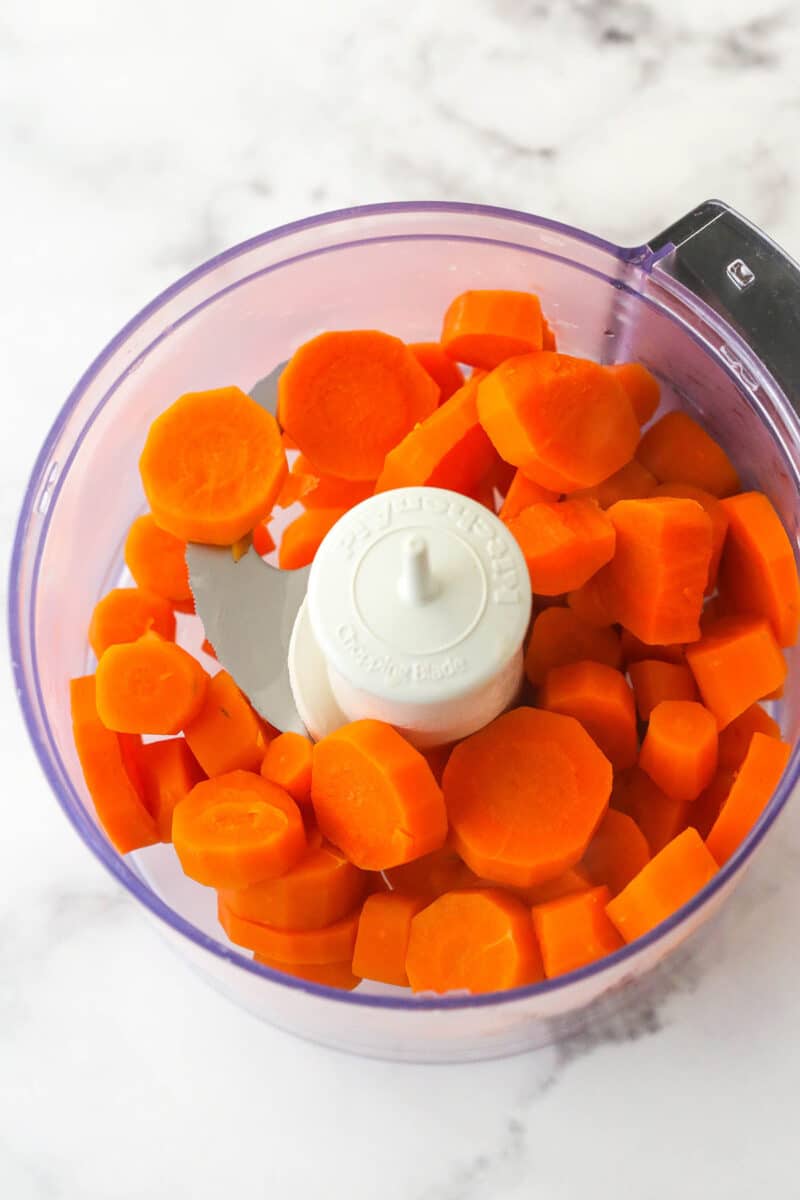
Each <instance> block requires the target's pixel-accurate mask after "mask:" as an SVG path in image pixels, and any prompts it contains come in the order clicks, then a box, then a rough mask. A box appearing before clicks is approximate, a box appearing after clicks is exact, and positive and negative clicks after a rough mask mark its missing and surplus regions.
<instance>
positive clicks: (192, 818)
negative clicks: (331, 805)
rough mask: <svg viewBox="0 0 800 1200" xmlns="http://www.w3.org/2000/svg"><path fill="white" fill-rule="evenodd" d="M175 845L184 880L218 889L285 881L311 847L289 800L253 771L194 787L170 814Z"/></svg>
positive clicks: (206, 781)
mask: <svg viewBox="0 0 800 1200" xmlns="http://www.w3.org/2000/svg"><path fill="white" fill-rule="evenodd" d="M172 841H173V843H174V845H175V850H176V852H177V855H178V858H179V859H180V860H181V866H182V867H183V869H184V871H185V872H186V874H187V875H188V876H189V877H190V878H191V879H196V880H197V882H198V883H204V884H206V885H207V886H208V887H216V888H246V887H249V886H250V885H251V884H253V883H261V881H262V880H267V879H275V878H277V877H278V876H279V875H284V874H285V873H286V872H287V871H288V870H289V869H290V868H291V867H293V866H294V864H295V863H296V862H298V861H299V860H300V859H301V858H302V857H303V854H304V853H305V850H306V845H307V843H306V835H305V830H304V829H303V818H302V817H301V816H300V810H299V809H298V807H297V805H296V804H295V802H294V800H292V798H291V796H289V795H288V794H287V793H286V792H284V791H283V789H282V788H279V787H276V786H275V784H274V783H269V782H268V781H267V780H266V779H262V778H261V776H260V775H254V774H253V773H252V772H251V771H231V772H229V773H228V774H226V775H218V776H217V777H216V779H206V780H204V781H203V782H202V783H198V784H196V785H195V787H193V788H192V790H191V792H190V793H189V795H188V796H186V798H185V799H183V800H181V801H180V803H179V804H178V805H177V807H176V808H175V811H174V813H173V814H172ZM256 948H257V947H255V946H253V947H251V949H256ZM282 961H288V960H282Z"/></svg>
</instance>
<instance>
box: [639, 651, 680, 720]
mask: <svg viewBox="0 0 800 1200" xmlns="http://www.w3.org/2000/svg"><path fill="white" fill-rule="evenodd" d="M628 674H629V675H630V677H631V683H632V684H633V694H634V696H635V697H636V708H637V710H638V712H639V716H640V717H641V718H642V720H643V721H648V720H649V719H650V714H651V712H652V711H653V709H654V708H655V707H656V705H657V704H660V703H661V701H662V700H697V687H696V686H695V682H694V676H693V675H692V672H691V671H690V670H689V668H688V667H687V666H686V664H685V663H668V662H660V661H659V660H658V659H655V658H651V659H647V658H644V659H641V660H640V661H639V662H635V663H631V665H630V666H629V667H628Z"/></svg>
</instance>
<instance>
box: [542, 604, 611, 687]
mask: <svg viewBox="0 0 800 1200" xmlns="http://www.w3.org/2000/svg"><path fill="white" fill-rule="evenodd" d="M586 660H590V661H593V662H598V663H605V664H606V666H608V667H619V666H620V665H621V662H622V653H621V648H620V638H619V634H618V633H617V631H616V630H615V629H612V628H611V627H610V626H608V627H606V628H605V629H600V628H597V627H595V626H594V625H589V624H587V622H586V621H583V620H581V618H580V617H579V616H578V615H577V613H574V612H573V611H572V609H570V608H546V609H545V610H544V612H540V613H539V614H538V616H537V617H536V619H535V621H534V622H533V629H532V631H531V636H530V640H529V642H528V649H527V651H526V654H525V673H526V675H527V676H528V679H529V680H530V682H531V683H532V684H533V685H534V686H538V685H539V684H542V683H544V680H545V676H546V675H547V672H548V671H551V670H552V669H553V667H563V666H565V665H566V664H567V663H571V662H583V661H586Z"/></svg>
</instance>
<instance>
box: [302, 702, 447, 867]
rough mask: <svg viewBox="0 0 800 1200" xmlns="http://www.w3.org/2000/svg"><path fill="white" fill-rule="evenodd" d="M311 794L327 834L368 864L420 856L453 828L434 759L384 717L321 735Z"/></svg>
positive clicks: (393, 862) (396, 863)
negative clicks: (427, 757)
mask: <svg viewBox="0 0 800 1200" xmlns="http://www.w3.org/2000/svg"><path fill="white" fill-rule="evenodd" d="M311 800H312V803H313V805H314V812H315V814H316V818H317V821H318V823H319V827H320V829H321V830H322V833H323V835H324V836H325V837H326V838H328V840H329V841H331V842H333V844H334V845H335V846H339V847H340V848H341V849H342V850H343V851H344V852H345V854H346V855H347V857H348V858H349V859H350V861H351V862H353V863H355V865H356V866H358V867H362V868H364V869H366V870H373V871H382V870H385V869H386V868H388V867H396V866H399V864H400V863H404V862H410V861H411V860H412V859H414V858H420V857H421V856H422V855H423V854H428V853H430V852H431V851H432V850H438V849H439V848H440V847H441V846H443V845H444V841H445V838H446V836H447V813H446V812H445V806H444V800H443V798H442V792H441V789H440V788H439V785H438V784H437V782H436V780H435V779H434V777H433V774H432V772H431V769H430V767H429V766H428V764H427V762H426V761H425V759H424V758H423V756H422V755H421V754H420V753H419V751H418V750H415V749H414V747H413V746H410V745H409V743H408V742H407V741H406V740H405V739H404V738H403V737H401V735H400V734H399V733H397V731H396V730H395V729H393V728H392V727H391V725H385V724H383V722H381V721H373V720H366V721H354V722H353V723H352V724H350V725H344V726H342V728H341V729H337V730H336V732H335V733H332V734H329V735H328V737H325V738H323V739H322V741H320V742H318V743H317V745H316V746H315V748H314V762H313V767H312V772H311Z"/></svg>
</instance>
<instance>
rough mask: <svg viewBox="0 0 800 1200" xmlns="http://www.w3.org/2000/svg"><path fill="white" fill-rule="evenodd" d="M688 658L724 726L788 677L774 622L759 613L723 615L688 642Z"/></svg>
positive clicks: (707, 701) (705, 699) (703, 693)
mask: <svg viewBox="0 0 800 1200" xmlns="http://www.w3.org/2000/svg"><path fill="white" fill-rule="evenodd" d="M686 660H687V662H688V663H689V666H690V667H691V669H692V674H693V675H694V677H695V680H696V681H697V686H698V688H699V689H700V695H701V696H702V698H703V703H704V704H705V706H706V708H709V709H711V711H712V713H713V714H714V716H715V717H716V718H717V724H718V725H719V727H720V729H724V728H725V726H726V725H729V724H730V723H731V721H733V720H734V718H735V717H738V716H741V714H742V713H743V712H744V711H745V709H747V708H749V707H750V705H751V704H754V703H755V702H756V701H757V700H763V699H764V697H765V696H769V695H770V693H771V692H774V691H775V689H776V688H779V687H781V686H782V684H783V681H784V680H785V678H786V660H785V659H784V657H783V655H782V654H781V651H780V649H779V647H778V644H777V642H776V641H775V638H774V637H773V635H772V628H771V626H770V624H769V622H768V621H767V620H765V619H763V618H759V617H722V618H721V619H720V620H719V621H716V622H715V623H714V624H713V625H711V626H710V627H709V629H708V631H707V632H706V634H705V636H704V637H703V638H702V639H701V640H700V641H699V642H697V643H695V645H693V646H687V648H686Z"/></svg>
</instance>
